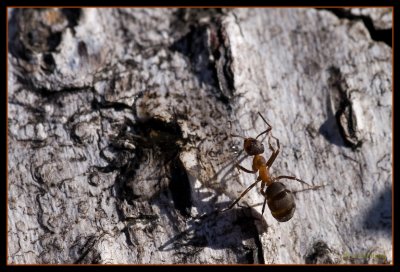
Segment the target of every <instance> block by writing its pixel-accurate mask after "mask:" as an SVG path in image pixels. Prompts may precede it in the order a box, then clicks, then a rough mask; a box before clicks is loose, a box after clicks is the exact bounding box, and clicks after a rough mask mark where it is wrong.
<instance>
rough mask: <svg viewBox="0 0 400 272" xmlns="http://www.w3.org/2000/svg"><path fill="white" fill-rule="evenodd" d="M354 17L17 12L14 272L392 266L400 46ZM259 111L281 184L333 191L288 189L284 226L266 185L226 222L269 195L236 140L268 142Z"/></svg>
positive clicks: (12, 134) (11, 84) (293, 12)
mask: <svg viewBox="0 0 400 272" xmlns="http://www.w3.org/2000/svg"><path fill="white" fill-rule="evenodd" d="M375 10H377V9H375ZM378 10H379V9H378ZM359 11H360V13H362V14H363V16H367V17H368V16H369V14H372V13H371V12H369V11H370V10H368V9H361V10H359ZM386 12H387V13H388V14H391V10H386ZM339 17H341V16H339ZM339 17H337V16H336V15H335V12H332V11H331V10H323V9H222V10H221V9H42V10H31V9H23V10H22V9H13V10H10V11H9V45H8V46H9V54H8V67H9V74H8V262H9V263H16V264H25V263H103V264H106V263H113V264H121V263H132V264H133V263H154V264H164V263H165V264H170V263H232V264H235V263H266V264H281V263H388V262H391V261H392V204H391V203H392V170H391V163H392V153H391V150H392V133H391V131H392V50H391V47H390V45H391V42H390V41H387V40H386V41H377V40H373V39H372V38H371V36H370V33H369V29H368V28H366V26H365V24H364V22H363V20H361V19H360V18H357V16H356V17H349V18H350V19H346V18H343V17H341V18H339ZM381 18H382V17H379V16H371V20H373V21H374V22H375V21H376V24H377V25H383V26H384V28H385V29H386V30H387V29H390V28H391V16H384V18H385V20H384V21H385V22H380V19H381ZM388 44H389V45H388ZM257 112H260V113H261V114H262V115H263V116H264V117H265V118H266V119H267V120H268V122H269V123H270V124H271V125H272V127H273V129H272V134H273V135H274V136H275V137H277V138H278V139H279V140H280V145H281V151H280V154H279V156H278V157H277V159H276V161H275V162H274V164H273V166H272V169H271V172H272V174H273V175H279V174H288V175H296V176H297V177H299V178H301V179H303V180H304V181H306V182H308V183H311V184H313V185H325V186H324V187H322V188H319V189H318V190H305V189H307V186H305V185H302V184H300V183H298V182H296V181H293V180H287V181H283V182H284V183H285V184H286V185H287V187H288V188H290V189H291V190H293V191H301V192H297V193H295V200H296V205H297V208H296V212H295V214H294V216H293V218H292V219H291V220H290V221H288V222H285V223H279V222H277V221H276V220H275V219H274V218H273V217H272V215H271V213H270V211H269V209H268V208H267V209H266V212H265V213H264V215H263V216H262V215H261V205H258V204H262V202H263V200H264V199H263V196H262V195H261V194H260V192H259V188H258V189H253V190H251V191H250V192H249V193H248V194H247V195H246V196H245V197H243V198H242V200H241V201H240V202H239V204H240V206H236V207H235V208H234V209H232V210H229V211H226V212H223V213H221V212H219V211H220V210H221V209H223V208H226V207H227V206H228V205H229V204H230V203H231V202H232V201H233V200H234V199H235V198H236V197H238V196H239V194H240V192H241V191H243V190H244V189H245V188H246V187H247V186H249V185H250V184H251V183H253V182H254V181H255V180H256V177H257V176H256V175H253V174H248V173H245V172H243V171H242V172H239V171H238V170H237V169H235V167H234V165H235V163H236V162H241V164H242V165H244V166H245V167H247V168H250V165H251V159H250V158H248V157H245V156H244V153H243V152H240V151H241V150H242V139H241V138H237V137H231V135H230V134H231V133H234V134H239V135H243V136H247V137H250V136H251V137H255V136H256V135H257V134H258V133H260V132H261V131H263V130H265V129H266V125H265V124H264V122H263V121H262V119H261V118H260V117H259V116H258V115H257ZM268 138H269V136H265V137H261V139H262V141H263V142H264V146H265V147H266V151H265V154H264V155H265V156H266V157H267V159H268V157H269V156H270V154H271V151H270V150H269V149H268V144H267V143H268ZM271 144H272V145H273V146H275V147H276V142H274V141H273V140H272V141H271ZM302 190H303V191H302Z"/></svg>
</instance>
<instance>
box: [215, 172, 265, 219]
mask: <svg viewBox="0 0 400 272" xmlns="http://www.w3.org/2000/svg"><path fill="white" fill-rule="evenodd" d="M259 181H261V180H260V179H257V180H256V181H255V182H254V183H253V184H252V185H250V186H249V187H247V189H246V190H244V191H243V193H241V194H240V196H239V197H238V198H237V199H236V200H235V201H234V202H233V203H232V204H231V205H229V207H228V208H226V209H224V210H222V211H223V212H225V211H227V210H230V209H232V208H233V206H235V204H236V203H238V202H239V200H240V199H241V198H242V197H243V196H244V195H245V194H247V193H248V192H249V191H250V190H251V189H252V188H253V187H254V186H256V184H257V183H258V182H259Z"/></svg>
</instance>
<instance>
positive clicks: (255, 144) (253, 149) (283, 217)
mask: <svg viewBox="0 0 400 272" xmlns="http://www.w3.org/2000/svg"><path fill="white" fill-rule="evenodd" d="M258 115H260V117H261V118H262V119H263V121H264V123H265V124H267V126H268V128H267V129H266V130H265V131H263V132H261V133H260V134H258V135H257V137H256V138H246V137H243V136H240V135H236V134H231V136H232V137H240V138H242V139H244V144H243V148H244V150H245V151H246V153H247V155H249V156H254V158H253V164H252V169H253V170H248V169H246V168H245V167H243V166H241V165H239V164H238V163H237V164H236V167H237V168H238V169H240V170H243V171H245V172H247V173H251V174H255V173H257V172H259V175H258V178H257V180H256V181H255V182H254V183H253V184H251V185H250V186H249V187H248V188H247V189H246V190H244V191H243V193H242V194H241V195H240V196H239V197H238V198H237V199H236V200H235V201H234V202H233V203H232V204H231V205H230V206H229V207H228V208H226V209H224V210H223V211H227V210H230V209H232V208H233V206H235V204H236V203H238V202H239V200H240V199H241V198H242V197H243V196H244V195H246V194H247V193H248V192H249V191H250V190H251V189H252V188H253V187H254V186H256V185H257V183H258V182H260V181H261V189H260V193H261V194H262V195H263V196H264V197H265V200H264V204H263V207H262V214H264V209H265V204H266V203H268V207H269V209H270V210H271V214H272V216H273V217H274V218H275V219H276V220H278V221H279V222H286V221H288V220H290V219H291V218H292V217H293V214H294V211H295V209H296V203H295V202H294V197H293V193H292V192H291V191H289V190H288V189H286V186H285V185H284V184H283V183H281V182H277V180H280V179H291V180H297V181H298V182H301V183H304V184H306V185H308V186H310V185H309V184H308V183H306V182H304V181H303V180H301V179H298V178H297V177H294V176H277V177H272V176H271V175H270V173H269V169H270V167H271V165H272V164H273V163H274V161H275V159H276V157H277V156H278V154H279V149H280V145H279V140H278V139H277V138H276V137H274V136H272V134H271V135H270V137H269V139H268V145H269V149H270V150H271V151H272V155H271V157H270V158H269V159H268V161H267V160H266V159H265V158H264V156H262V155H261V154H262V153H264V145H263V144H262V143H261V142H260V141H259V140H257V139H258V138H259V137H260V136H261V135H263V134H268V133H269V132H270V131H271V130H272V126H271V125H270V124H268V122H267V121H266V120H265V118H264V117H263V116H262V115H261V113H259V112H258ZM271 138H274V139H275V140H276V145H277V147H278V148H277V149H276V150H275V149H274V148H273V147H272V145H271V143H270V140H271ZM316 187H319V186H316Z"/></svg>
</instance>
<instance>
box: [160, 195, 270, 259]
mask: <svg viewBox="0 0 400 272" xmlns="http://www.w3.org/2000/svg"><path fill="white" fill-rule="evenodd" d="M209 202H211V201H209ZM206 205H213V206H214V204H211V203H206ZM225 206H226V203H219V204H217V205H216V206H215V207H214V209H215V210H214V211H213V212H210V213H204V214H202V215H199V216H195V217H192V218H191V220H189V221H188V223H187V224H188V227H187V228H186V229H185V230H184V231H182V232H180V233H178V234H176V235H175V236H173V237H172V238H170V239H169V240H168V241H166V242H165V243H164V244H162V245H161V246H160V247H159V248H158V249H159V250H160V251H174V252H178V253H180V252H181V254H182V255H183V254H195V253H197V252H200V251H201V250H203V249H204V248H205V247H209V248H212V249H230V250H231V251H233V252H234V254H235V255H236V256H237V262H238V263H264V262H265V261H264V257H263V251H262V244H261V241H260V239H259V234H260V233H259V230H258V227H257V224H261V225H262V228H263V229H264V230H265V231H266V229H267V223H266V221H265V219H264V217H263V216H261V214H257V215H256V216H254V212H253V211H252V210H251V209H253V208H240V209H232V210H228V211H226V212H221V210H222V208H223V207H225ZM257 222H258V223H257ZM243 241H247V243H246V244H248V245H249V246H245V245H244V243H243Z"/></svg>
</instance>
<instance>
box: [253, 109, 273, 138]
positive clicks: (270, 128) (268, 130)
mask: <svg viewBox="0 0 400 272" xmlns="http://www.w3.org/2000/svg"><path fill="white" fill-rule="evenodd" d="M258 115H260V117H261V118H262V119H263V121H264V123H266V124H267V126H268V128H267V130H265V131H263V132H261V133H260V134H258V135H257V137H256V140H257V138H258V137H260V136H261V135H263V134H265V133H268V132H270V131H271V130H272V126H271V125H270V124H268V122H267V121H266V120H265V118H264V117H263V116H262V115H261V113H260V112H258Z"/></svg>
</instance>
